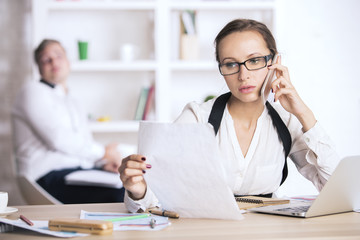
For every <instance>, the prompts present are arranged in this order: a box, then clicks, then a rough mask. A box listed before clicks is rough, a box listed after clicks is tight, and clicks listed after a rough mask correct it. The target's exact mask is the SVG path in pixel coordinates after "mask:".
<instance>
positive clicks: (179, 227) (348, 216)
mask: <svg viewBox="0 0 360 240" xmlns="http://www.w3.org/2000/svg"><path fill="white" fill-rule="evenodd" d="M16 208H18V209H19V211H18V212H17V213H14V214H12V215H9V216H8V218H10V219H17V218H18V217H19V215H20V214H23V215H25V216H27V217H28V218H30V219H32V220H48V219H49V218H54V217H74V218H75V217H79V216H80V210H86V211H94V212H95V211H98V212H100V211H104V212H106V211H107V212H126V209H125V206H124V204H123V203H108V204H74V205H40V206H35V205H33V206H16ZM244 217H245V218H244V219H243V220H240V221H228V220H212V219H185V218H184V219H182V218H180V219H171V225H170V226H169V227H167V228H165V229H164V230H160V231H118V232H114V233H113V234H112V235H108V236H101V237H99V236H96V235H91V236H88V237H82V238H75V239H120V238H121V239H192V240H193V239H206V240H210V239H217V240H218V239H221V240H224V239H279V238H285V239H289V238H293V239H305V238H306V239H336V240H340V239H360V213H355V212H351V213H343V214H335V215H329V216H322V217H315V218H308V219H303V218H294V217H283V216H275V215H266V214H259V213H245V214H244ZM0 239H6V240H7V239H9V240H10V239H16V240H18V239H29V240H31V239H43V240H45V239H55V238H54V237H51V236H47V235H42V234H38V233H33V232H30V231H27V230H22V229H16V230H15V231H14V232H11V233H0ZM58 239H59V238H58Z"/></svg>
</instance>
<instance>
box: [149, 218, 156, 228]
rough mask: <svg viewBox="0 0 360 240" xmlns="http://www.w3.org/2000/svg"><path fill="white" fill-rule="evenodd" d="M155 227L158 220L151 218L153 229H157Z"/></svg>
mask: <svg viewBox="0 0 360 240" xmlns="http://www.w3.org/2000/svg"><path fill="white" fill-rule="evenodd" d="M155 225H156V220H155V219H154V218H151V220H150V227H151V228H155Z"/></svg>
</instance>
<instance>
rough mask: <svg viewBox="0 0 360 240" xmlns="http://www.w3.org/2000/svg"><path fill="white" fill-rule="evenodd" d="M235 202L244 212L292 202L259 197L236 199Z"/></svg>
mask: <svg viewBox="0 0 360 240" xmlns="http://www.w3.org/2000/svg"><path fill="white" fill-rule="evenodd" d="M235 200H236V202H237V204H238V206H239V208H240V209H242V210H246V209H250V208H256V207H262V206H268V205H279V204H285V203H289V202H290V200H288V199H280V198H266V197H258V196H244V197H235Z"/></svg>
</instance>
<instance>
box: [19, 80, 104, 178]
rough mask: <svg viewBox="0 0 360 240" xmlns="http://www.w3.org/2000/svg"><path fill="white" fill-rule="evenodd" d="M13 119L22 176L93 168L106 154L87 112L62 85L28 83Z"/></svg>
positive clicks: (38, 175) (21, 94)
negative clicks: (98, 141) (94, 132)
mask: <svg viewBox="0 0 360 240" xmlns="http://www.w3.org/2000/svg"><path fill="white" fill-rule="evenodd" d="M12 118H13V119H12V120H13V129H14V143H15V155H16V159H17V163H18V171H19V174H20V175H27V176H29V177H31V178H33V179H35V180H37V179H38V178H40V177H42V176H43V175H45V174H47V173H48V172H50V171H52V170H59V169H64V168H73V167H83V168H90V167H93V166H94V163H95V162H96V161H97V160H100V159H101V158H102V157H103V156H104V153H105V149H104V147H103V146H102V145H101V144H98V143H97V142H95V141H94V140H93V137H92V135H91V132H90V129H89V128H88V119H87V115H86V113H85V112H83V110H82V108H81V107H80V105H79V104H78V102H77V101H76V100H75V99H74V98H73V97H72V96H71V94H66V93H65V91H64V90H63V88H62V87H61V86H55V87H54V88H52V87H50V86H48V85H46V84H44V83H41V82H28V83H27V84H25V85H24V86H23V88H22V89H21V90H20V92H19V93H18V95H17V98H16V100H15V104H14V106H13V109H12Z"/></svg>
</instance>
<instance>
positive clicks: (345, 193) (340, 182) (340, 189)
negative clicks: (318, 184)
mask: <svg viewBox="0 0 360 240" xmlns="http://www.w3.org/2000/svg"><path fill="white" fill-rule="evenodd" d="M359 171H360V156H351V157H346V158H344V159H342V160H341V161H340V163H339V165H338V166H337V168H336V169H335V171H334V173H333V174H332V176H331V177H330V178H329V180H328V182H327V183H326V184H325V186H324V187H323V189H322V190H321V191H320V193H319V195H318V196H317V198H316V199H315V200H314V201H308V202H304V201H293V200H292V201H291V202H290V203H289V204H282V205H276V206H265V207H259V208H252V209H250V210H249V211H253V212H260V213H269V214H277V215H286V216H294V217H304V218H308V217H316V216H322V215H328V214H335V213H343V212H350V211H353V210H354V209H358V208H359V207H360V174H359Z"/></svg>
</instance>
